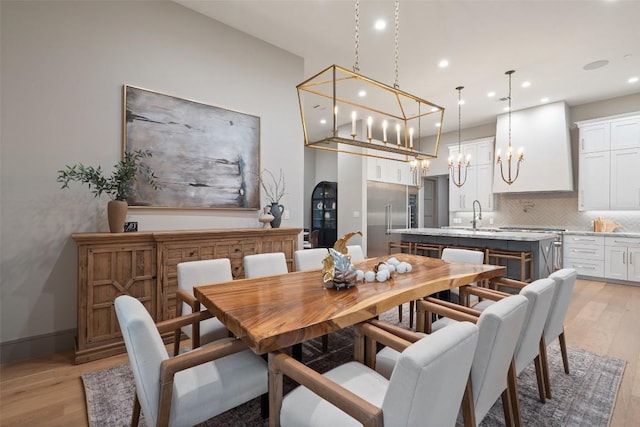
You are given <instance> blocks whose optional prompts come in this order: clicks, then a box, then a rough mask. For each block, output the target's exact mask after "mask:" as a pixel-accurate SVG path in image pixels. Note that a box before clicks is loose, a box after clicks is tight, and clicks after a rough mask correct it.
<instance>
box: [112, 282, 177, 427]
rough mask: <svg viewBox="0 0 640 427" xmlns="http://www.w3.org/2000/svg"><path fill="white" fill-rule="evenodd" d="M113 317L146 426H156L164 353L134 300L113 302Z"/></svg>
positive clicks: (143, 310)
mask: <svg viewBox="0 0 640 427" xmlns="http://www.w3.org/2000/svg"><path fill="white" fill-rule="evenodd" d="M115 309H116V316H117V317H118V323H119V324H120V330H121V331H122V337H123V339H124V344H125V346H126V348H127V354H128V355H129V364H130V365H131V370H132V371H133V378H134V381H135V384H136V393H137V394H138V399H139V400H140V407H141V409H142V413H143V414H144V417H145V419H146V421H147V425H156V420H157V418H158V407H159V396H160V364H161V363H162V362H163V361H164V360H165V359H168V358H169V356H168V354H167V350H166V348H165V347H164V343H163V342H162V338H161V337H160V334H159V333H158V329H156V325H155V323H154V322H153V319H152V318H151V315H150V314H149V312H148V311H147V309H146V308H145V307H144V306H143V305H142V303H141V302H140V301H138V300H137V299H135V298H133V297H131V296H128V295H121V296H119V297H118V298H116V299H115Z"/></svg>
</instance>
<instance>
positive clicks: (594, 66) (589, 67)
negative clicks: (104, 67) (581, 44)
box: [582, 59, 609, 71]
mask: <svg viewBox="0 0 640 427" xmlns="http://www.w3.org/2000/svg"><path fill="white" fill-rule="evenodd" d="M608 63H609V61H608V60H606V59H601V60H599V61H593V62H589V63H588V64H586V65H585V66H583V67H582V69H583V70H585V71H591V70H597V69H598V68H602V67H604V66H605V65H607V64H608Z"/></svg>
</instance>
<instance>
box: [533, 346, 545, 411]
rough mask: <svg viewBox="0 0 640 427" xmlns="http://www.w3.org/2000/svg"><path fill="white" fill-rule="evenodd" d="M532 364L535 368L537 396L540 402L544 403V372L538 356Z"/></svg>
mask: <svg viewBox="0 0 640 427" xmlns="http://www.w3.org/2000/svg"><path fill="white" fill-rule="evenodd" d="M533 363H534V364H535V367H536V379H537V380H538V396H539V397H540V402H542V403H545V402H546V401H547V399H546V396H545V393H546V391H545V386H544V371H543V368H542V360H541V358H540V355H539V354H538V356H536V358H535V359H534V360H533Z"/></svg>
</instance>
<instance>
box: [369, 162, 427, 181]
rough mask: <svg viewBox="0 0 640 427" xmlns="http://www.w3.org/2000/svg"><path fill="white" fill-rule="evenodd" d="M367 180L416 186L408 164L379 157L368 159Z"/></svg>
mask: <svg viewBox="0 0 640 427" xmlns="http://www.w3.org/2000/svg"><path fill="white" fill-rule="evenodd" d="M367 179H368V180H369V181H380V182H388V183H390V184H403V185H416V183H415V182H414V181H413V174H412V173H411V166H410V165H409V163H408V162H403V161H399V160H390V159H379V158H377V157H368V158H367Z"/></svg>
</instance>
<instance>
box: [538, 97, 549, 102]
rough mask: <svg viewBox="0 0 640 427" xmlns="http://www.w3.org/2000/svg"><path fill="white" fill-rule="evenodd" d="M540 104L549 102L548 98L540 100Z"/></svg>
mask: <svg viewBox="0 0 640 427" xmlns="http://www.w3.org/2000/svg"><path fill="white" fill-rule="evenodd" d="M540 102H549V98H542V99H541V100H540Z"/></svg>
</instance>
